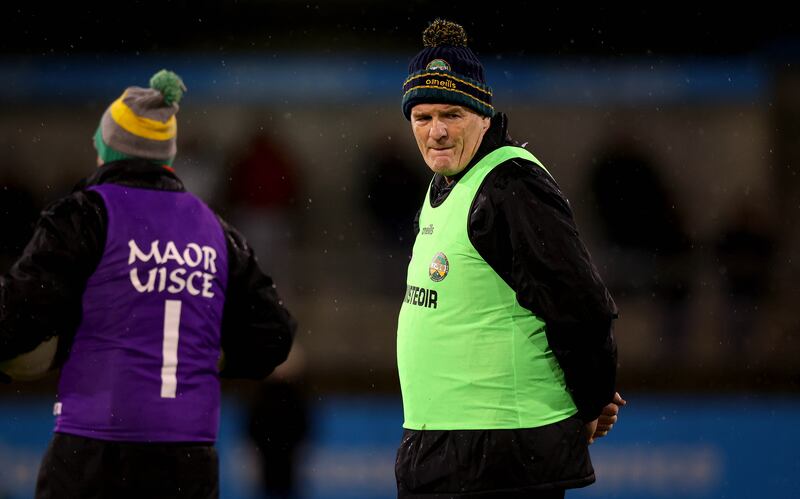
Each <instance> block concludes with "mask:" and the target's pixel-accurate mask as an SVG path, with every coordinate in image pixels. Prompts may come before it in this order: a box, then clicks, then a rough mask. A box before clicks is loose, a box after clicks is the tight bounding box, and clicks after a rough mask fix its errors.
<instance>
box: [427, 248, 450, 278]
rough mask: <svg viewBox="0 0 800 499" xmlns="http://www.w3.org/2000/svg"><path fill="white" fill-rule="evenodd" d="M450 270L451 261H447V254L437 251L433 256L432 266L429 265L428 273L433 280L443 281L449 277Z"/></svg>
mask: <svg viewBox="0 0 800 499" xmlns="http://www.w3.org/2000/svg"><path fill="white" fill-rule="evenodd" d="M449 270H450V262H448V261H447V255H445V254H444V253H442V252H441V251H440V252H439V253H436V256H434V257H433V261H432V262H431V265H430V267H428V275H429V276H430V277H431V281H433V282H441V281H443V280H444V278H445V277H447V272H448V271H449Z"/></svg>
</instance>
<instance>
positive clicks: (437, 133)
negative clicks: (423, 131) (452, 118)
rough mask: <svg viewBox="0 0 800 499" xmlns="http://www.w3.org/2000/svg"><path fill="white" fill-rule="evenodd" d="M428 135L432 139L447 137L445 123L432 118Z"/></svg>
mask: <svg viewBox="0 0 800 499" xmlns="http://www.w3.org/2000/svg"><path fill="white" fill-rule="evenodd" d="M430 136H431V138H432V139H433V140H441V139H442V138H444V137H447V125H445V124H444V123H443V122H442V121H439V120H438V119H436V118H434V119H433V122H432V123H431V131H430Z"/></svg>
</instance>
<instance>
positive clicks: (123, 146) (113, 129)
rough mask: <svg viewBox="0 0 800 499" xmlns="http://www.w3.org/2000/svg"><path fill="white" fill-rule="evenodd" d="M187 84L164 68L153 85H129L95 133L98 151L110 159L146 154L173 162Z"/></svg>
mask: <svg viewBox="0 0 800 499" xmlns="http://www.w3.org/2000/svg"><path fill="white" fill-rule="evenodd" d="M185 91H186V86H185V85H184V84H183V80H181V78H180V77H179V76H178V75H176V74H175V73H173V72H172V71H167V70H166V69H162V70H161V71H159V72H158V73H156V74H155V75H153V77H152V78H150V88H140V87H128V88H127V89H125V92H123V93H122V96H121V97H120V98H119V99H117V100H115V101H114V102H112V103H111V105H110V106H108V109H106V112H105V113H103V117H102V118H101V120H100V126H98V127H97V131H96V132H95V134H94V147H95V149H97V154H98V156H100V158H101V159H102V160H103V162H105V163H108V162H110V161H116V160H120V159H130V158H144V159H148V160H150V161H152V162H154V163H158V164H161V165H167V166H171V165H172V161H173V160H174V159H175V154H176V153H177V152H178V148H177V145H176V139H177V135H178V122H177V120H176V119H175V114H176V113H177V112H178V109H179V106H178V102H179V101H180V100H181V97H182V96H183V93H184V92H185Z"/></svg>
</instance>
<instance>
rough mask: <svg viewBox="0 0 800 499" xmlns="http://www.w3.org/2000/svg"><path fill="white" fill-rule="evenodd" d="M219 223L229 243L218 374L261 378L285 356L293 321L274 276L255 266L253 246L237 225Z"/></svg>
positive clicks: (292, 334)
mask: <svg viewBox="0 0 800 499" xmlns="http://www.w3.org/2000/svg"><path fill="white" fill-rule="evenodd" d="M221 222H222V226H223V229H224V230H225V234H226V238H227V244H228V265H229V273H228V289H227V292H226V295H225V309H224V311H223V316H222V351H223V355H224V357H223V364H222V370H221V371H220V375H221V376H223V377H229V378H250V379H262V378H265V377H266V376H267V375H269V374H270V373H271V372H272V371H273V369H275V367H276V366H277V365H278V364H280V363H282V362H283V361H285V360H286V357H287V356H288V355H289V350H290V349H291V346H292V340H293V338H294V332H295V329H296V328H297V324H296V322H295V321H294V319H293V318H292V316H291V315H290V314H289V311H288V310H286V307H284V305H283V301H282V300H281V299H280V297H279V296H278V292H277V291H276V289H275V285H274V284H273V282H272V279H271V278H270V277H269V276H267V275H265V274H264V273H263V272H262V271H261V269H260V268H259V267H258V263H257V262H256V259H255V256H254V255H253V250H252V249H251V248H250V247H249V246H248V245H247V242H246V241H245V239H244V237H242V235H241V234H239V232H238V231H236V229H234V228H233V227H231V226H230V225H228V224H227V223H225V222H224V221H221Z"/></svg>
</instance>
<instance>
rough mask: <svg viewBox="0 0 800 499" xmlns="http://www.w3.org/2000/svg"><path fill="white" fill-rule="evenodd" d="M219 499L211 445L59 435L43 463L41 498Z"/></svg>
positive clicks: (38, 488)
mask: <svg viewBox="0 0 800 499" xmlns="http://www.w3.org/2000/svg"><path fill="white" fill-rule="evenodd" d="M218 497H219V462H218V460H217V451H216V449H215V448H214V446H213V445H210V444H193V443H161V442H157V443H138V442H111V441H105V440H95V439H92V438H85V437H78V436H74V435H67V434H63V433H56V434H55V435H54V436H53V440H52V441H51V442H50V446H49V447H48V448H47V452H46V453H45V455H44V458H43V459H42V465H41V467H40V469H39V478H38V480H37V483H36V499H67V498H69V499H71V498H81V499H95V498H97V499H100V498H114V499H118V498H119V499H128V498H131V499H133V498H152V499H156V498H158V499H162V498H163V499H167V498H192V499H195V498H198V499H217V498H218Z"/></svg>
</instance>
